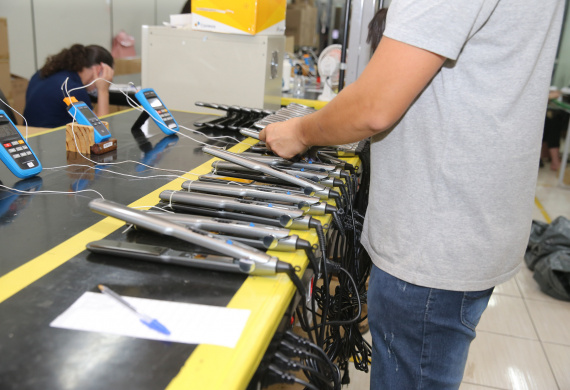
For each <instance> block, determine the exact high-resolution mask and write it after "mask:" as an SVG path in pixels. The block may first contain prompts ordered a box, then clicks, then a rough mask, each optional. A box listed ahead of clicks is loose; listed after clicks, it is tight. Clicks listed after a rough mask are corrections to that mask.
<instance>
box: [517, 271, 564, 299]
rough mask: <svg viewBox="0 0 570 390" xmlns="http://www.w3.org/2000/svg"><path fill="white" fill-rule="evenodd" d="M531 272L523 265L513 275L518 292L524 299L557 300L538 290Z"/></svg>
mask: <svg viewBox="0 0 570 390" xmlns="http://www.w3.org/2000/svg"><path fill="white" fill-rule="evenodd" d="M532 274H533V272H532V271H531V270H529V269H528V268H527V267H526V266H523V267H522V268H521V270H520V271H519V273H518V274H517V275H516V276H515V280H516V282H517V285H518V286H519V289H520V292H521V294H522V296H523V298H525V299H532V300H539V301H546V302H559V301H558V300H557V299H555V298H552V297H551V296H549V295H546V294H545V293H543V292H542V291H540V287H539V286H538V283H537V282H536V280H534V279H533V278H532Z"/></svg>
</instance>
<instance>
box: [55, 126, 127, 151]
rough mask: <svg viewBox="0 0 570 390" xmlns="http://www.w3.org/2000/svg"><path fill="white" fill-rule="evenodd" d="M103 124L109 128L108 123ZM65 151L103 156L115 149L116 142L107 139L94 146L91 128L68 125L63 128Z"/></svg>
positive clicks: (112, 139)
mask: <svg viewBox="0 0 570 390" xmlns="http://www.w3.org/2000/svg"><path fill="white" fill-rule="evenodd" d="M103 124H104V125H105V127H106V128H107V129H108V128H109V123H108V122H103ZM74 133H75V137H74V136H73V134H74ZM65 149H66V150H67V151H68V152H79V153H81V154H84V155H85V154H103V153H107V152H110V151H111V150H115V149H117V140H116V139H114V138H109V139H108V140H105V141H103V142H99V143H97V144H96V143H95V136H94V135H93V127H92V126H85V125H80V124H77V123H68V124H67V125H66V126H65Z"/></svg>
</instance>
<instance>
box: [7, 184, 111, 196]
mask: <svg viewBox="0 0 570 390" xmlns="http://www.w3.org/2000/svg"><path fill="white" fill-rule="evenodd" d="M0 187H2V188H5V189H7V190H9V191H15V192H19V193H21V194H26V195H33V194H40V193H42V194H64V195H69V194H79V193H80V192H95V193H96V194H97V195H99V196H100V197H101V199H105V197H104V196H103V195H101V193H100V192H98V191H96V190H92V189H87V190H79V191H46V190H40V191H32V192H31V191H22V190H18V189H16V188H12V187H8V186H5V185H3V184H0Z"/></svg>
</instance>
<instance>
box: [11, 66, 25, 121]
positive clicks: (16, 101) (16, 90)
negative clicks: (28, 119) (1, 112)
mask: <svg viewBox="0 0 570 390" xmlns="http://www.w3.org/2000/svg"><path fill="white" fill-rule="evenodd" d="M11 88H12V99H11V100H12V108H13V109H14V110H16V111H18V112H19V113H20V114H22V115H24V107H25V105H26V90H27V89H28V80H27V79H25V78H23V77H20V76H16V75H14V74H13V75H12V76H11ZM14 116H15V117H16V122H17V124H18V125H23V124H24V120H23V119H22V117H21V116H20V115H18V114H16V113H14Z"/></svg>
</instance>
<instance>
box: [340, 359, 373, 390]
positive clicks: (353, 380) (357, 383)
mask: <svg viewBox="0 0 570 390" xmlns="http://www.w3.org/2000/svg"><path fill="white" fill-rule="evenodd" d="M349 364H350V368H349V372H350V383H349V384H348V385H346V386H343V387H342V388H343V390H368V389H369V388H370V370H368V372H363V371H358V370H357V369H356V368H354V364H353V363H349Z"/></svg>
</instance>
